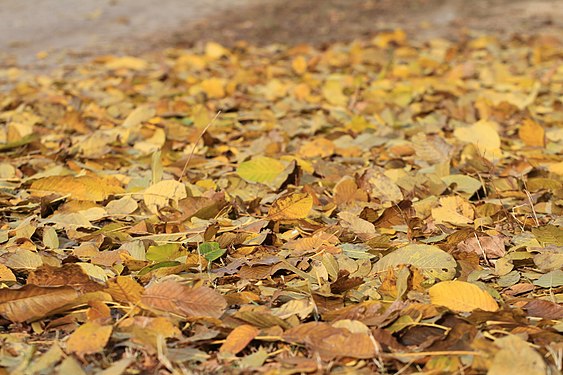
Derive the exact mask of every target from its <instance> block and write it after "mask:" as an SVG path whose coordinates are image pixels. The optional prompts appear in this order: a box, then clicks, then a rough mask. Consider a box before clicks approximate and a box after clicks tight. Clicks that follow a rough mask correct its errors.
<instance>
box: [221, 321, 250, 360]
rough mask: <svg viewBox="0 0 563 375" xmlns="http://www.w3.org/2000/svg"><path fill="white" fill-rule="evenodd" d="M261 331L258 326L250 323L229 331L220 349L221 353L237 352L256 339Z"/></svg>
mask: <svg viewBox="0 0 563 375" xmlns="http://www.w3.org/2000/svg"><path fill="white" fill-rule="evenodd" d="M259 332H260V330H259V329H258V328H256V327H254V326H251V325H248V324H243V325H241V326H238V327H237V328H235V329H233V330H232V331H231V333H229V335H228V336H227V339H226V340H225V342H224V343H223V345H221V347H220V348H219V351H220V352H221V353H231V354H237V353H239V352H240V351H241V350H243V349H244V348H245V347H246V346H247V345H248V344H249V343H250V342H251V341H252V340H254V338H255V337H256V336H257V335H258V333H259Z"/></svg>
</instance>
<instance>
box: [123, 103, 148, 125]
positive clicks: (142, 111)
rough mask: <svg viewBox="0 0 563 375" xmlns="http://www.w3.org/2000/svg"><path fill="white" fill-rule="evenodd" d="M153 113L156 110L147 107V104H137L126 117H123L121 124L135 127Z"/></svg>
mask: <svg viewBox="0 0 563 375" xmlns="http://www.w3.org/2000/svg"><path fill="white" fill-rule="evenodd" d="M155 114H156V111H155V109H154V108H152V107H149V106H147V105H142V106H139V107H137V108H135V109H134V110H132V111H131V113H129V114H128V115H127V118H126V119H125V121H123V125H122V126H123V127H124V128H128V129H130V128H136V127H138V126H139V125H140V124H141V123H142V122H145V121H148V120H150V119H151V118H153V117H154V115H155Z"/></svg>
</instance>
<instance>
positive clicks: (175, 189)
mask: <svg viewBox="0 0 563 375" xmlns="http://www.w3.org/2000/svg"><path fill="white" fill-rule="evenodd" d="M187 196H188V195H187V193H186V186H185V185H184V184H182V183H181V182H178V181H174V180H164V181H160V182H157V183H156V184H154V185H151V186H150V187H149V188H147V189H146V190H145V191H144V192H143V200H144V201H145V204H146V205H147V208H148V209H149V210H150V211H151V212H153V213H157V212H158V210H159V209H161V208H164V207H169V206H170V203H171V202H173V203H174V204H177V203H178V201H179V200H180V199H184V198H186V197H187Z"/></svg>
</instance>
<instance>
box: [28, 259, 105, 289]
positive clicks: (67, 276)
mask: <svg viewBox="0 0 563 375" xmlns="http://www.w3.org/2000/svg"><path fill="white" fill-rule="evenodd" d="M27 284H33V285H37V286H51V287H52V286H65V285H66V286H71V287H73V288H74V289H76V290H78V291H80V292H82V293H88V292H94V291H97V290H100V289H102V288H103V286H102V285H100V284H98V283H97V282H95V281H93V280H91V279H90V277H89V276H88V275H86V274H85V273H84V271H83V270H82V267H80V266H79V265H77V264H72V263H67V264H63V265H62V266H61V267H52V266H48V265H45V266H41V267H39V268H38V269H36V270H35V271H33V272H31V273H30V274H29V276H28V278H27Z"/></svg>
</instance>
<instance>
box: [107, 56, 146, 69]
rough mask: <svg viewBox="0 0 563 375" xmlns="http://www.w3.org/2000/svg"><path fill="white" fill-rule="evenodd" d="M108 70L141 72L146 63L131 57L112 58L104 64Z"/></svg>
mask: <svg viewBox="0 0 563 375" xmlns="http://www.w3.org/2000/svg"><path fill="white" fill-rule="evenodd" d="M106 67H107V68H108V69H131V70H143V69H145V68H146V67H147V62H146V61H145V60H143V59H139V58H137V57H131V56H123V57H112V58H111V59H110V60H109V61H108V62H106Z"/></svg>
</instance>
